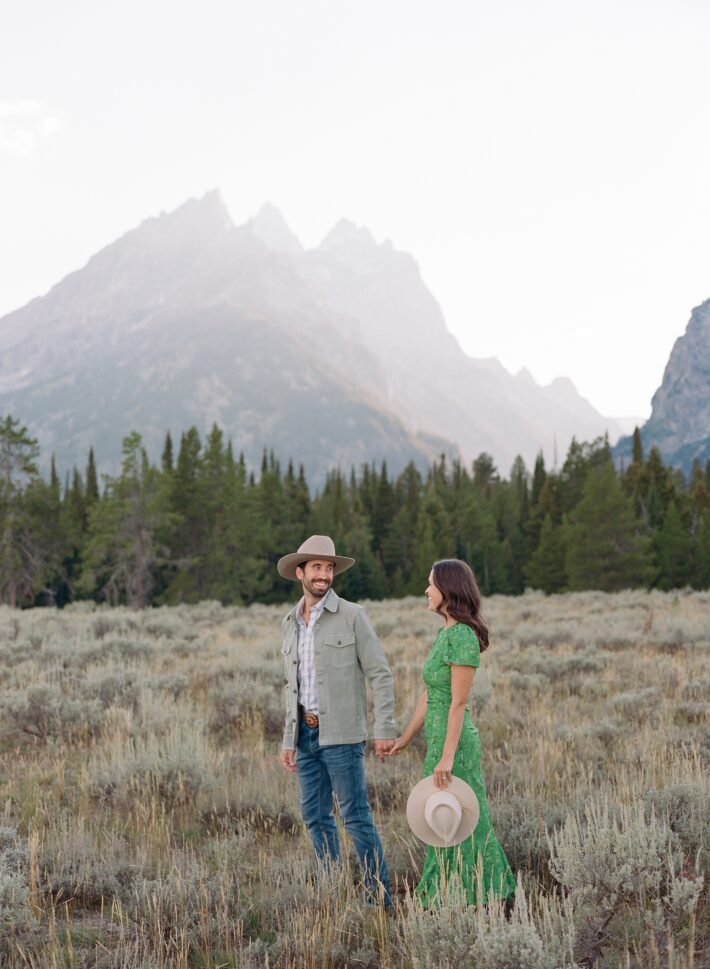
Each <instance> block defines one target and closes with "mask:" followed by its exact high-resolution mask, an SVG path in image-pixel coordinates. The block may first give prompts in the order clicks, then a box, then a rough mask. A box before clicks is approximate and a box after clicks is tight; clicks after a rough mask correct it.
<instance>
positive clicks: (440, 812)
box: [424, 791, 462, 842]
mask: <svg viewBox="0 0 710 969" xmlns="http://www.w3.org/2000/svg"><path fill="white" fill-rule="evenodd" d="M461 815H462V811H461V804H460V802H459V799H458V798H457V797H456V795H455V794H452V793H451V792H450V791H437V792H436V793H435V794H431V795H430V796H429V797H428V798H427V799H426V804H425V805H424V817H425V819H426V822H427V824H428V825H429V827H430V828H431V829H432V831H433V832H434V833H435V834H436V835H437V837H439V838H441V839H442V840H443V841H446V842H449V841H452V840H453V839H454V838H455V836H456V832H457V831H458V829H459V825H460V824H461Z"/></svg>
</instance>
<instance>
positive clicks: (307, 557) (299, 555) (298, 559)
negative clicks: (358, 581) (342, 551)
mask: <svg viewBox="0 0 710 969" xmlns="http://www.w3.org/2000/svg"><path fill="white" fill-rule="evenodd" d="M314 559H318V560H319V561H321V562H332V563H333V565H334V566H335V570H334V571H333V575H338V574H339V573H340V572H345V571H346V570H347V569H349V568H351V567H352V566H353V565H355V559H351V558H348V557H347V556H346V555H336V554H335V545H334V544H333V539H332V538H330V537H329V536H328V535H311V537H310V538H307V539H306V541H305V542H304V543H303V545H301V547H300V548H299V550H298V551H297V552H291V553H290V554H289V555H284V556H283V558H280V559H279V560H278V563H277V564H276V568H277V569H278V570H279V575H282V576H283V577H284V579H294V580H295V579H296V578H297V576H296V566H297V565H300V564H301V563H302V562H310V561H312V560H314Z"/></svg>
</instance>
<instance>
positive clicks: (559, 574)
mask: <svg viewBox="0 0 710 969" xmlns="http://www.w3.org/2000/svg"><path fill="white" fill-rule="evenodd" d="M525 577H526V579H527V580H528V583H529V585H530V586H531V587H532V588H533V589H541V590H542V591H543V592H545V593H546V594H547V595H550V594H551V593H553V592H562V590H563V589H564V587H565V585H566V583H567V575H566V572H565V542H564V529H563V528H561V527H559V526H558V527H555V526H554V525H553V523H552V518H551V517H550V515H546V516H545V520H544V521H543V523H542V529H541V530H540V541H539V544H538V546H537V548H536V549H535V552H534V553H533V555H532V558H531V559H530V561H529V562H528V564H527V566H526V568H525Z"/></svg>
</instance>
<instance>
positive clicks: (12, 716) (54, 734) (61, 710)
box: [0, 683, 103, 740]
mask: <svg viewBox="0 0 710 969" xmlns="http://www.w3.org/2000/svg"><path fill="white" fill-rule="evenodd" d="M0 713H1V714H2V716H3V718H4V719H5V720H6V721H7V722H8V725H9V726H10V728H11V729H12V730H15V731H17V732H19V733H24V734H28V735H29V736H31V737H36V738H37V739H39V740H74V739H79V738H82V737H83V738H87V737H95V736H96V735H97V734H98V733H99V731H100V729H101V724H102V722H103V710H102V707H101V703H100V702H99V701H98V700H95V699H94V700H88V699H79V698H75V697H72V696H67V695H66V694H65V693H63V692H62V689H61V687H60V686H58V685H50V684H48V683H44V684H37V685H35V686H29V687H27V688H26V689H24V690H17V691H14V692H9V691H8V692H6V693H5V695H4V696H3V697H2V699H1V700H0Z"/></svg>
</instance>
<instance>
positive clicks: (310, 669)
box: [296, 589, 330, 713]
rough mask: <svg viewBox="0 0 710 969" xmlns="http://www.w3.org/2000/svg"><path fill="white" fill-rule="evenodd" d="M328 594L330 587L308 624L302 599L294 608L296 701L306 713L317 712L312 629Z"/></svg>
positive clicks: (312, 607)
mask: <svg viewBox="0 0 710 969" xmlns="http://www.w3.org/2000/svg"><path fill="white" fill-rule="evenodd" d="M329 595H330V589H328V591H327V592H326V594H325V595H324V596H323V598H322V599H321V600H320V601H319V602H317V603H316V604H315V605H314V606H311V613H310V616H309V619H308V625H306V623H305V622H304V621H303V599H301V601H300V602H299V603H298V607H297V609H296V623H297V628H298V702H299V703H300V704H301V706H302V707H303V709H304V710H305V711H306V712H307V713H318V691H317V690H316V657H315V649H314V645H313V630H314V628H315V625H316V620H317V619H318V617H319V616H320V614H321V612H323V606H324V605H325V600H326V599H327V598H328V596H329Z"/></svg>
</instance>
